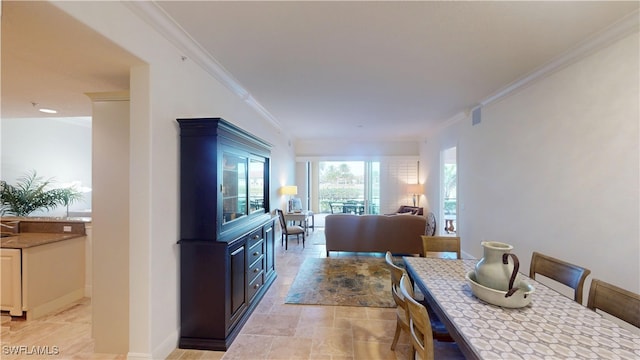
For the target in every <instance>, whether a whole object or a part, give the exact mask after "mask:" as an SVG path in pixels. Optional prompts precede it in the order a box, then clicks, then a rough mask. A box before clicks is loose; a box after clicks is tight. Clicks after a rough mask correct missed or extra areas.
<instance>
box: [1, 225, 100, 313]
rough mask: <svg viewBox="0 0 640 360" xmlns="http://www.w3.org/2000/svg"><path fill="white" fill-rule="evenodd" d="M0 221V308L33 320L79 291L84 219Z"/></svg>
mask: <svg viewBox="0 0 640 360" xmlns="http://www.w3.org/2000/svg"><path fill="white" fill-rule="evenodd" d="M0 221H1V222H2V225H3V226H2V227H1V228H0V230H2V231H1V232H2V237H1V238H0V244H1V248H0V264H1V266H2V282H1V286H2V289H1V290H2V291H0V295H1V297H2V299H1V300H2V301H1V305H2V306H1V309H2V310H3V311H9V313H10V315H11V316H24V317H25V318H26V319H36V318H38V317H41V316H44V315H47V314H50V313H52V312H55V311H58V310H59V309H61V308H63V307H65V306H68V305H69V304H71V303H73V302H74V301H77V300H79V299H81V298H82V297H83V296H85V288H86V286H87V285H86V283H85V279H86V273H87V266H86V258H87V250H86V249H87V246H88V245H87V240H88V238H90V236H88V235H90V231H87V229H88V228H89V229H90V219H89V221H87V219H86V218H31V217H30V218H19V217H11V218H6V217H3V218H2V219H0Z"/></svg>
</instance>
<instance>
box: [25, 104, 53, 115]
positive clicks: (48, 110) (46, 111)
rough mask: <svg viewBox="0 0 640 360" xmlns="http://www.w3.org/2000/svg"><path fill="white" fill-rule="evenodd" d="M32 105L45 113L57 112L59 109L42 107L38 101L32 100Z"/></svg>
mask: <svg viewBox="0 0 640 360" xmlns="http://www.w3.org/2000/svg"><path fill="white" fill-rule="evenodd" d="M31 105H33V107H34V108H36V109H38V111H40V112H42V113H45V114H57V113H58V111H57V110H53V109H47V108H41V107H39V106H38V105H39V104H38V103H36V102H32V103H31Z"/></svg>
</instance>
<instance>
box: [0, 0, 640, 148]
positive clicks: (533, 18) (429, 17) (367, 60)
mask: <svg viewBox="0 0 640 360" xmlns="http://www.w3.org/2000/svg"><path fill="white" fill-rule="evenodd" d="M2 4H3V14H2V115H3V117H5V116H15V115H20V114H21V112H20V111H19V106H24V102H25V101H26V102H28V103H30V102H31V101H32V100H33V101H38V100H37V99H38V98H40V99H48V98H50V99H52V100H51V102H53V103H55V102H57V101H62V102H63V103H62V104H60V105H59V106H66V107H67V108H68V110H69V112H73V111H75V110H74V109H72V107H75V106H77V104H76V102H73V101H72V100H73V99H72V98H73V97H74V96H77V95H78V94H83V93H85V92H94V91H114V90H121V88H122V87H125V88H126V84H128V76H127V77H125V75H124V74H125V72H124V71H123V70H124V69H126V67H127V66H128V64H132V63H135V61H137V60H136V59H135V57H132V56H131V55H130V54H127V53H126V52H124V51H123V50H122V49H118V48H117V47H114V46H113V44H110V43H109V42H108V41H105V40H104V39H102V41H96V35H95V34H93V33H92V32H91V31H88V30H87V29H86V28H84V30H82V31H78V29H77V28H75V26H79V24H77V23H75V22H73V21H70V20H71V19H68V17H67V18H66V19H65V17H66V16H65V15H64V14H62V13H60V12H59V11H57V10H55V8H54V7H52V6H51V5H48V4H42V3H32V4H35V5H31V6H33V7H36V8H38V9H40V10H39V11H33V10H29V11H25V9H24V7H25V6H27V5H24V4H22V5H20V6H18V5H14V4H11V5H9V4H10V3H8V2H6V1H3V2H2ZM156 5H157V6H159V7H161V9H163V10H164V11H165V12H166V14H167V15H169V16H170V17H172V18H173V19H174V20H175V22H176V23H177V24H179V26H180V27H182V29H184V30H185V31H186V32H188V34H189V35H190V36H191V37H192V38H193V39H194V40H195V41H197V42H198V43H199V44H200V46H202V48H203V49H205V50H206V51H207V52H208V53H209V54H210V55H211V56H212V57H213V58H214V59H215V61H217V63H218V64H220V65H221V66H222V67H223V68H224V69H225V70H226V71H227V72H228V73H230V74H231V76H232V77H233V78H234V79H235V80H236V81H237V82H238V84H239V85H240V86H241V87H242V88H244V89H245V90H246V91H248V93H249V94H250V95H251V96H252V97H253V98H254V99H255V100H256V101H257V102H258V103H259V104H260V105H261V106H262V107H263V108H264V109H266V111H267V112H268V113H269V114H270V115H271V116H272V118H273V119H275V121H276V122H277V123H279V124H280V125H281V126H282V127H283V128H285V129H287V130H289V131H291V134H292V136H293V137H294V138H297V139H322V138H327V137H345V138H346V137H357V138H367V139H389V140H392V139H393V140H398V139H415V138H417V136H418V134H424V133H425V132H426V131H428V130H429V129H431V128H433V127H434V126H437V124H438V123H440V122H442V121H444V120H446V119H448V118H450V117H452V116H454V115H456V114H457V113H460V112H461V111H468V110H469V109H470V108H472V107H473V106H475V105H476V104H478V103H479V102H481V101H482V100H483V99H486V98H487V97H489V96H491V95H492V94H494V93H496V92H497V91H499V90H500V89H502V88H504V87H505V86H507V85H509V84H511V83H513V82H515V81H517V80H519V79H521V78H523V77H525V76H527V75H528V74H530V73H532V72H533V71H535V70H536V69H539V68H540V67H542V66H544V65H545V64H547V63H549V62H550V61H553V60H554V59H556V58H558V57H559V56H561V55H562V54H563V53H565V52H566V51H568V50H570V49H572V48H574V47H575V46H577V45H579V44H580V43H582V42H583V41H585V40H587V39H589V38H590V37H592V36H594V35H595V34H597V33H598V32H600V31H602V30H603V29H604V28H606V27H607V26H609V25H610V24H612V23H614V22H616V21H617V20H619V19H621V18H623V17H624V16H625V15H627V14H630V13H632V12H633V11H635V10H637V9H638V5H639V3H638V2H636V1H630V2H611V1H602V2H598V1H590V2H572V1H571V2H554V1H551V2H517V1H516V2H426V1H423V2H421V1H413V2H400V1H390V2H365V1H355V2H340V1H328V2H308V1H284V2H246V1H237V2H234V1H229V2H227V1H193V2H192V1H160V2H157V3H156ZM43 9H44V10H43ZM52 9H53V10H54V13H56V14H54V15H55V16H52V15H51V10H52ZM45 13H46V14H45ZM636 16H637V13H636ZM13 17H15V19H12V18H13ZM60 21H64V24H65V26H61V25H62V23H60ZM7 23H9V24H7ZM53 24H56V25H55V26H54V25H53ZM69 24H70V25H69ZM74 24H75V25H74ZM67 26H71V28H67ZM58 31H66V33H63V34H58ZM7 32H8V33H7ZM16 32H17V33H16ZM27 35H29V36H30V38H29V39H26V40H25V39H24V38H25V36H27ZM70 36H72V37H73V41H71V40H70V39H69V37H70ZM5 42H10V43H8V44H5ZM40 43H42V44H43V45H47V47H45V48H44V49H41V48H39V47H36V46H35V45H37V44H40ZM60 44H61V45H60ZM6 46H12V48H11V50H10V51H9V53H7V51H6V49H5V47H6ZM16 48H18V50H19V51H18V50H16ZM58 49H63V50H64V51H63V52H60V51H58ZM77 50H80V53H78V51H77ZM64 52H66V54H63V53H64ZM45 54H55V56H53V55H45ZM5 63H6V64H5ZM34 69H35V70H34ZM54 93H55V94H58V95H61V94H67V98H66V99H65V98H56V97H55V96H54V95H52V94H54ZM27 95H28V96H30V98H29V100H26V99H27ZM51 106H54V105H51ZM83 111H86V109H85V110H83ZM79 112H82V111H79ZM84 115H86V114H84ZM211 115H212V116H216V115H218V114H211ZM21 116H24V115H21ZM229 120H231V121H233V119H229Z"/></svg>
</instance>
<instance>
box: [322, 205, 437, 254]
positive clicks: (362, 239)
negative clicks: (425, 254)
mask: <svg viewBox="0 0 640 360" xmlns="http://www.w3.org/2000/svg"><path fill="white" fill-rule="evenodd" d="M425 225H426V219H425V218H424V217H422V216H417V215H352V214H331V215H327V217H326V218H325V228H324V233H325V237H326V240H327V256H329V252H330V251H349V252H386V251H387V250H389V251H391V252H392V253H394V254H420V253H422V240H421V238H420V235H424V229H425Z"/></svg>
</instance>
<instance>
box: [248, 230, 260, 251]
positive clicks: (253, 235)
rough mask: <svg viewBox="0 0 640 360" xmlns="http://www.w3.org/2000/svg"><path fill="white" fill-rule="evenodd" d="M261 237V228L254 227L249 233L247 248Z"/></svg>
mask: <svg viewBox="0 0 640 360" xmlns="http://www.w3.org/2000/svg"><path fill="white" fill-rule="evenodd" d="M262 239H263V236H262V228H259V229H256V230H255V231H253V232H251V233H250V234H249V241H248V242H249V248H252V247H254V246H255V245H256V244H257V243H258V242H260V241H261V240H262Z"/></svg>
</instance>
